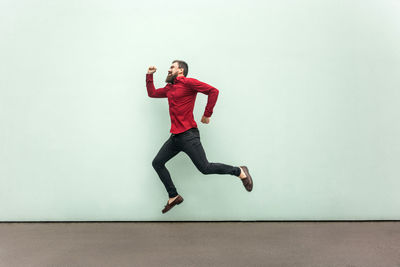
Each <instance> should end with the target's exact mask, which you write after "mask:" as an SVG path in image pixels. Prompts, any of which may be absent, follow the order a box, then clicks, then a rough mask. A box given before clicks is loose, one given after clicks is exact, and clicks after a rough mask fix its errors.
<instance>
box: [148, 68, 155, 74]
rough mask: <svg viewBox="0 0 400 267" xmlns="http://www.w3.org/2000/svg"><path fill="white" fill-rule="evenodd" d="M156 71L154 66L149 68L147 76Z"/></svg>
mask: <svg viewBox="0 0 400 267" xmlns="http://www.w3.org/2000/svg"><path fill="white" fill-rule="evenodd" d="M156 70H157V68H156V66H150V67H149V69H148V71H147V74H153V73H154V72H156Z"/></svg>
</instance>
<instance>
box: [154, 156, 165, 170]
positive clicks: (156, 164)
mask: <svg viewBox="0 0 400 267" xmlns="http://www.w3.org/2000/svg"><path fill="white" fill-rule="evenodd" d="M151 165H152V166H153V168H154V169H159V168H162V167H163V166H164V163H163V162H162V161H161V160H158V159H157V158H155V159H153V161H152V162H151Z"/></svg>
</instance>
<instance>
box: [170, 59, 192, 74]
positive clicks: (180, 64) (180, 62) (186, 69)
mask: <svg viewBox="0 0 400 267" xmlns="http://www.w3.org/2000/svg"><path fill="white" fill-rule="evenodd" d="M175 62H178V67H179V68H182V69H183V76H185V77H186V75H187V74H188V72H189V66H188V64H187V63H186V62H185V61H183V60H177V59H176V60H174V61H172V64H173V63H175Z"/></svg>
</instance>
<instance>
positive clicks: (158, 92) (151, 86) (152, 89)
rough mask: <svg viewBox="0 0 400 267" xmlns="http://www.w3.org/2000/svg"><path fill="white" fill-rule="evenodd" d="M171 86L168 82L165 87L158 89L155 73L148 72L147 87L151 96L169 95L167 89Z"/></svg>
mask: <svg viewBox="0 0 400 267" xmlns="http://www.w3.org/2000/svg"><path fill="white" fill-rule="evenodd" d="M169 86H170V85H169V84H167V85H166V86H165V87H162V88H159V89H156V88H155V87H154V83H153V74H148V73H146V87H147V94H148V96H149V97H155V98H162V97H167V91H168V88H169Z"/></svg>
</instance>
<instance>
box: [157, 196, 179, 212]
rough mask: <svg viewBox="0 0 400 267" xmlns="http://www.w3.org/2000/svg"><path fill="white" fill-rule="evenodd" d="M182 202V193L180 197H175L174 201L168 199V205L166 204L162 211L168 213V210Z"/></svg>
mask: <svg viewBox="0 0 400 267" xmlns="http://www.w3.org/2000/svg"><path fill="white" fill-rule="evenodd" d="M182 202H183V197H181V196H180V195H178V197H177V198H175V199H174V201H172V202H171V203H168V201H167V205H165V207H164V209H163V210H162V213H166V212H167V211H169V210H170V209H172V208H173V207H174V206H175V205H179V204H181V203H182Z"/></svg>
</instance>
